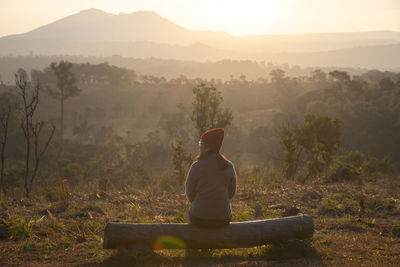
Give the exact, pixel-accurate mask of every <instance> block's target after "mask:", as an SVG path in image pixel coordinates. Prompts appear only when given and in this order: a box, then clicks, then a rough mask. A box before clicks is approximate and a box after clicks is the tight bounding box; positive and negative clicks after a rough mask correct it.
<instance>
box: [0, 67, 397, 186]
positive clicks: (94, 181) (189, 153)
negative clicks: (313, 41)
mask: <svg viewBox="0 0 400 267" xmlns="http://www.w3.org/2000/svg"><path fill="white" fill-rule="evenodd" d="M60 66H62V64H61V62H60V63H59V64H56V63H54V64H52V65H49V66H48V67H46V68H44V69H42V70H32V71H31V74H30V75H27V74H23V75H25V76H24V77H25V79H26V84H27V88H30V89H27V90H33V89H34V88H36V87H35V86H39V90H38V92H39V99H40V101H39V104H38V107H37V112H36V113H35V118H34V120H32V121H35V122H46V123H47V124H46V125H56V130H55V135H54V136H55V137H54V138H53V140H52V142H51V143H50V145H49V147H48V149H47V151H46V153H45V154H44V155H43V157H42V159H41V163H40V166H41V167H40V171H38V174H37V175H38V177H39V178H38V179H37V181H38V182H40V183H42V184H43V185H44V186H46V185H49V184H52V183H54V181H55V180H57V181H58V180H60V179H64V178H65V179H68V180H70V181H71V182H72V183H74V184H77V185H79V184H81V185H88V184H90V185H91V186H97V187H99V186H101V187H104V186H107V185H108V184H112V185H114V186H117V185H118V184H126V183H134V184H137V185H138V186H143V185H146V184H149V183H154V182H155V181H157V182H160V183H164V184H165V185H167V184H171V183H179V182H180V183H181V182H182V177H183V175H184V172H185V170H186V169H187V167H188V164H189V163H190V161H191V160H192V159H193V158H194V155H195V154H196V151H197V141H198V138H199V133H200V132H201V131H202V130H204V129H205V128H204V129H203V128H202V127H203V126H204V127H206V128H208V127H215V126H224V127H225V126H226V127H227V137H226V139H225V142H224V150H223V153H224V154H226V155H227V156H228V158H230V159H231V160H232V161H233V162H234V163H235V164H236V167H237V169H238V171H239V173H240V170H241V168H248V167H250V168H253V167H254V168H261V169H265V168H275V169H279V170H281V171H282V175H283V176H286V177H287V178H296V177H298V178H299V179H300V180H301V181H307V180H312V179H314V178H315V177H328V176H329V177H330V179H332V180H338V179H341V178H343V177H352V176H359V175H363V174H366V173H373V172H374V171H381V170H387V169H388V168H389V167H390V166H391V167H392V169H396V168H397V169H398V167H399V163H400V142H399V141H400V140H399V138H400V73H393V72H380V71H368V72H365V73H363V74H361V75H353V76H352V75H350V74H349V73H347V72H344V71H338V70H334V71H330V72H324V71H322V70H313V71H312V72H310V73H309V75H307V76H298V77H289V76H287V75H286V72H285V71H284V70H282V69H274V70H272V71H270V72H269V73H268V78H259V79H256V80H251V79H248V78H247V77H246V76H245V75H240V76H238V77H231V79H229V80H220V79H201V78H195V79H191V78H188V77H186V76H184V75H180V76H177V77H175V78H170V79H166V78H163V77H157V76H152V75H140V74H138V73H136V72H135V71H134V70H130V69H126V68H119V67H116V66H112V65H109V64H88V63H85V64H70V65H69V66H70V68H69V69H68V70H67V71H66V72H65V73H67V74H65V73H64V76H63V75H60V73H58V74H57V68H59V67H60ZM21 73H26V72H23V71H22V70H20V71H18V75H17V77H19V78H20V79H21V75H22V74H21ZM63 77H70V78H68V79H64V80H63ZM62 88H64V89H62ZM68 88H79V93H76V94H74V95H71V96H73V97H71V98H68V99H67V98H66V99H65V103H64V104H61V105H65V106H64V108H63V109H62V110H63V112H64V114H62V113H60V101H59V100H60V97H61V96H60V94H54V92H55V91H58V92H59V93H60V92H62V90H67V91H68V90H69V89H68ZM17 89H18V84H17V85H16V86H15V85H5V84H3V85H1V86H0V92H1V95H0V101H1V109H2V110H1V112H2V114H6V113H7V112H6V111H7V110H11V111H10V113H9V114H10V115H9V119H8V121H9V126H8V141H7V145H6V146H5V150H4V155H6V156H5V160H4V162H5V163H4V164H3V165H2V166H5V168H4V175H3V178H4V184H5V185H7V186H8V187H18V185H21V183H23V179H22V178H21V177H24V172H25V169H26V168H25V167H24V166H25V165H26V148H27V146H26V140H27V139H26V136H25V137H24V132H23V131H21V130H20V123H19V121H20V116H21V107H22V106H23V105H22V102H21V98H20V97H19V95H18V90H17ZM51 92H53V93H51ZM75 92H78V91H75ZM199 96H202V97H200V98H199ZM196 99H197V100H196ZM199 99H203V100H204V101H205V102H204V103H203V104H202V107H203V106H211V107H213V108H211V109H210V110H211V111H210V110H209V111H207V112H205V111H204V109H196V105H198V104H199ZM62 102H63V101H61V103H62ZM213 105H214V106H213ZM5 107H7V109H5ZM8 107H10V109H8ZM196 110H197V111H196ZM202 110H203V111H202ZM210 112H211V113H212V114H211V115H212V116H211V115H210ZM214 113H215V114H214ZM200 115H201V116H200ZM3 117H4V116H2V118H3ZM199 117H200V118H202V119H203V120H206V121H205V122H204V123H203V124H202V125H203V126H202V127H200V126H199V124H198V123H197V124H196V121H198V118H199ZM4 118H5V117H4ZM61 118H63V119H61ZM210 118H214V119H215V118H219V120H216V121H210V120H211V119H210ZM224 118H225V119H224ZM60 120H62V121H63V122H62V123H61V125H63V126H62V127H60V126H58V125H60V124H59V123H60ZM212 120H213V119H212ZM49 123H51V124H49ZM60 128H64V132H65V134H64V135H62V134H60ZM3 133H4V131H3ZM3 133H2V134H3ZM60 136H64V137H61V138H60ZM2 137H3V139H2V140H4V134H3V135H2ZM390 163H391V164H390ZM396 166H397V167H396ZM364 171H365V173H364ZM296 179H297V178H296Z"/></svg>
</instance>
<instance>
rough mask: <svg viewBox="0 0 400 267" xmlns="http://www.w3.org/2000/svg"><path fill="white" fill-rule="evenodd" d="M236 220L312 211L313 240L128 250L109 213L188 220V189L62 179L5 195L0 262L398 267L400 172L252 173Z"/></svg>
mask: <svg viewBox="0 0 400 267" xmlns="http://www.w3.org/2000/svg"><path fill="white" fill-rule="evenodd" d="M239 183H240V187H239V190H238V192H237V195H236V196H235V198H234V201H233V203H232V206H233V216H234V218H233V220H234V221H243V220H253V219H263V218H273V217H280V216H283V215H288V214H291V213H296V212H297V210H296V208H297V209H298V210H299V212H300V213H307V214H310V215H312V217H313V219H314V223H315V233H314V236H313V238H312V239H310V240H303V241H295V240H292V241H286V242H282V243H280V244H275V245H271V246H263V247H255V248H249V249H223V250H214V251H212V252H207V253H206V252H196V253H192V254H191V255H190V256H185V252H184V251H181V250H165V251H156V254H154V255H151V254H144V255H139V256H136V257H133V256H132V254H126V253H121V252H117V251H109V250H103V249H102V247H101V243H102V236H103V230H104V226H105V224H106V222H108V221H129V222H162V223H168V222H187V221H188V219H187V209H188V205H189V203H188V202H187V200H186V199H185V196H184V194H183V191H182V190H174V188H173V187H168V190H161V189H160V188H161V187H160V186H153V187H150V186H149V187H148V188H146V189H142V190H138V189H135V188H131V187H126V188H124V189H123V190H119V191H118V190H109V192H106V193H104V192H100V191H96V190H93V189H92V190H90V191H74V192H70V193H68V192H67V189H66V187H65V186H64V187H62V186H58V187H56V188H52V189H46V190H44V191H42V192H40V193H36V194H35V196H34V197H32V198H31V199H25V198H22V197H16V195H17V194H14V196H8V198H7V199H5V200H3V201H2V202H1V205H2V208H1V210H0V220H1V222H0V265H1V266H13V265H24V266H38V265H41V266H47V265H49V266H54V265H57V266H59V265H61V266H62V265H65V266H70V265H83V266H124V265H125V266H130V265H138V266H143V265H150V266H151V265H154V266H158V265H178V266H179V265H187V266H193V265H215V266H222V265H224V266H225V265H241V266H242V265H243V266H272V265H273V266H292V265H293V266H325V265H326V266H400V200H399V199H400V179H399V178H393V177H392V178H380V179H376V180H374V181H362V182H360V181H357V182H348V183H336V184H325V183H322V182H315V183H312V184H306V185H299V184H296V183H291V182H285V183H278V182H273V181H268V177H264V176H263V175H259V176H258V178H255V177H247V178H246V181H239Z"/></svg>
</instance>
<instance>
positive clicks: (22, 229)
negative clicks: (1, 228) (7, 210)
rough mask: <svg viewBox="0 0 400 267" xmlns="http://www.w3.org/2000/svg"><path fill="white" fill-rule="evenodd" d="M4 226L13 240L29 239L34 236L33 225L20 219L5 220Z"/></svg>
mask: <svg viewBox="0 0 400 267" xmlns="http://www.w3.org/2000/svg"><path fill="white" fill-rule="evenodd" d="M2 224H4V225H6V227H7V228H8V230H9V232H10V233H11V235H12V238H13V239H27V238H30V237H32V236H33V232H32V224H31V223H30V222H28V221H26V220H23V219H19V218H14V219H9V220H5V219H3V220H2Z"/></svg>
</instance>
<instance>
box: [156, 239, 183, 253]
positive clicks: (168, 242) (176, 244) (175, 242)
mask: <svg viewBox="0 0 400 267" xmlns="http://www.w3.org/2000/svg"><path fill="white" fill-rule="evenodd" d="M168 248H169V249H185V248H186V244H185V242H183V241H182V240H181V239H179V238H177V237H174V236H160V237H159V238H157V239H156V241H155V242H154V244H153V249H155V250H157V249H168Z"/></svg>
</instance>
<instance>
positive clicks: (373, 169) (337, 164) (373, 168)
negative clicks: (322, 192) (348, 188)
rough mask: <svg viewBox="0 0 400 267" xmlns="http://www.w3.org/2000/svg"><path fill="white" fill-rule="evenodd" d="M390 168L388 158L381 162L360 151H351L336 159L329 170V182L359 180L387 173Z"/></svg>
mask: <svg viewBox="0 0 400 267" xmlns="http://www.w3.org/2000/svg"><path fill="white" fill-rule="evenodd" d="M389 167H390V161H389V159H388V158H383V159H381V160H379V159H376V158H373V157H369V156H367V155H365V154H364V153H362V152H360V151H350V152H348V153H346V154H344V155H341V156H338V157H336V158H335V160H334V163H333V164H332V166H331V167H330V168H329V170H328V174H327V180H328V181H330V182H337V181H349V180H354V179H359V178H360V177H361V176H372V175H376V174H377V173H379V172H386V171H387V170H388V169H389Z"/></svg>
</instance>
